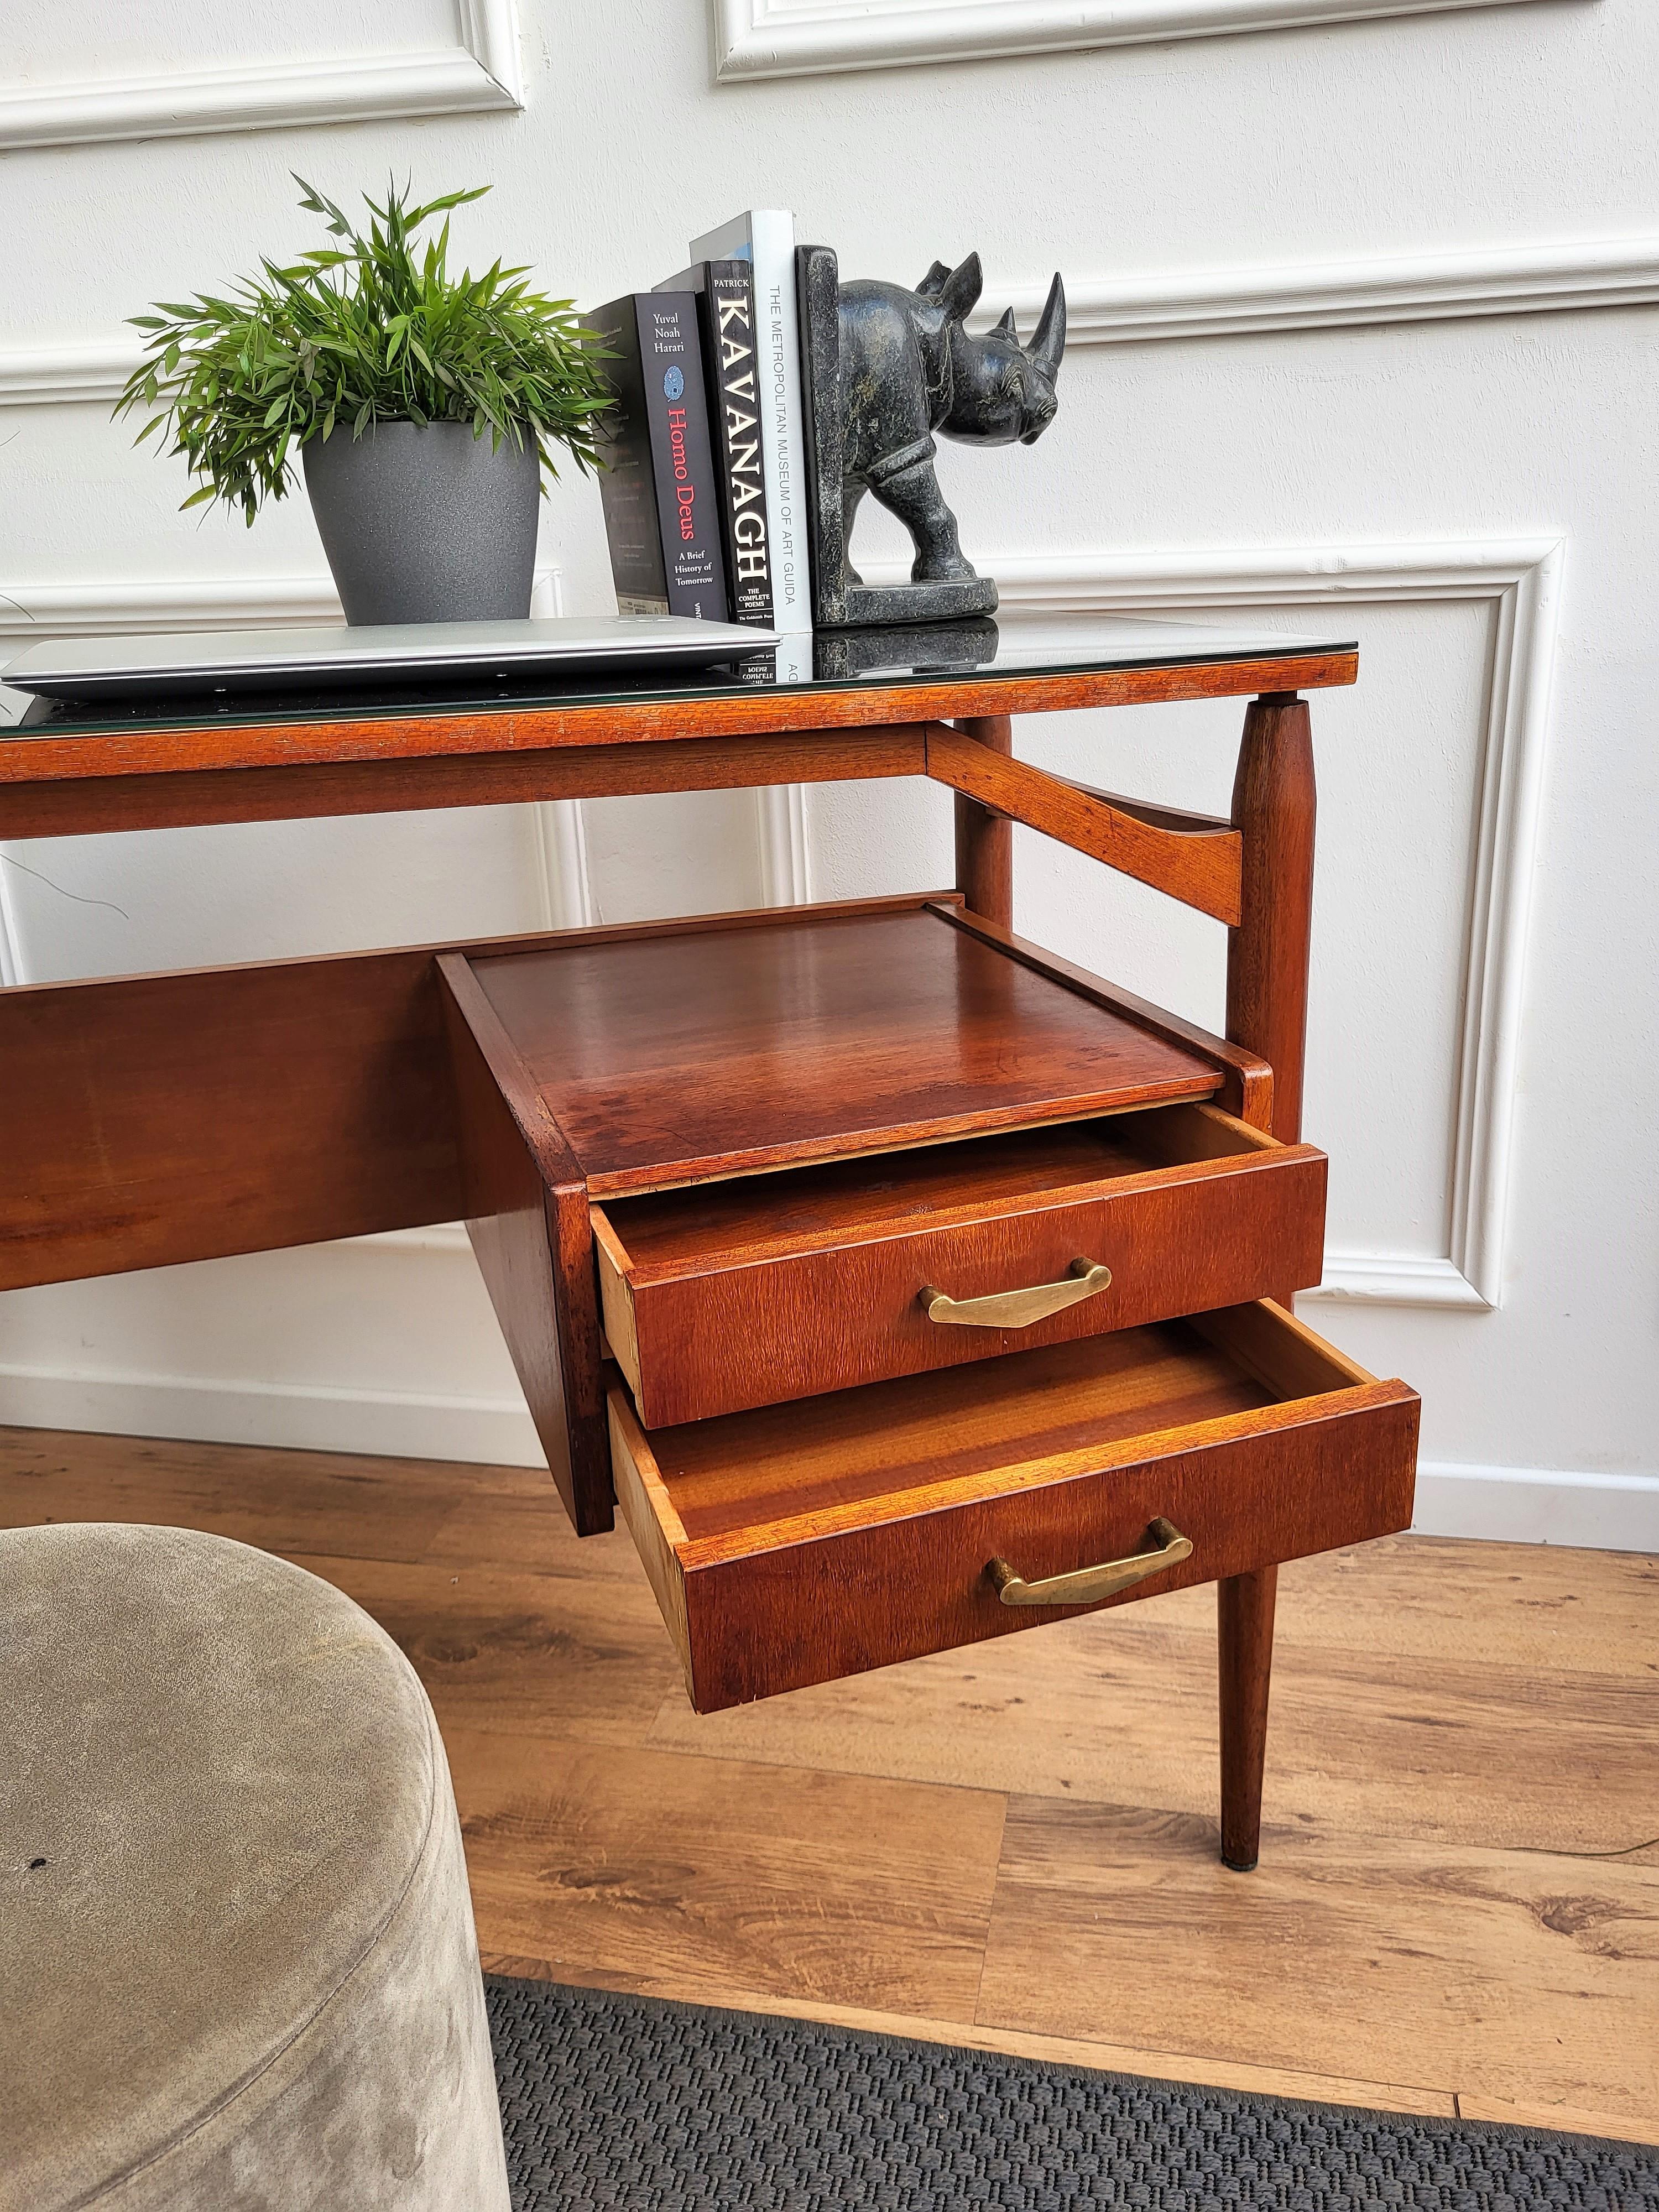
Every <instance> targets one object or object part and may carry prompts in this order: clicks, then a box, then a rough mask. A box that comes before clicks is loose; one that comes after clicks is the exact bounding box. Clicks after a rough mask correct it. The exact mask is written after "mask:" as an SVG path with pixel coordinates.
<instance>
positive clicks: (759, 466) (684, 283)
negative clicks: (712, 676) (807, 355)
mask: <svg viewBox="0 0 1659 2212" xmlns="http://www.w3.org/2000/svg"><path fill="white" fill-rule="evenodd" d="M658 289H659V291H662V292H695V293H696V295H697V302H698V306H699V307H700V308H701V309H702V313H701V315H700V317H699V320H700V322H701V324H702V353H703V377H704V382H705V384H706V386H707V389H708V420H709V427H710V428H711V430H712V432H713V434H714V465H715V470H716V472H717V474H718V477H719V479H720V523H721V538H722V542H723V546H724V550H725V554H726V598H727V599H728V601H729V602H730V604H731V608H732V621H733V622H740V623H754V624H755V626H756V627H757V629H770V628H771V627H772V532H771V518H770V516H769V513H768V511H767V503H766V465H765V461H764V459H763V440H764V436H765V432H764V429H763V424H762V421H761V411H760V386H759V382H758V377H759V369H758V366H757V362H756V357H755V270H754V264H753V263H752V262H748V261H698V262H694V263H693V264H692V266H691V267H690V269H684V270H681V271H680V273H679V275H678V276H670V277H668V278H667V279H666V280H665V283H662V284H661V285H659V287H658Z"/></svg>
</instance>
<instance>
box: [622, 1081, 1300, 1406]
mask: <svg viewBox="0 0 1659 2212" xmlns="http://www.w3.org/2000/svg"><path fill="white" fill-rule="evenodd" d="M592 1219H593V1230H594V1237H595V1248H596V1251H597V1255H598V1261H599V1294H600V1303H601V1306H602V1309H603V1312H604V1316H605V1334H606V1335H607V1337H608V1338H609V1340H610V1342H611V1349H612V1351H613V1352H615V1354H616V1358H617V1363H618V1364H619V1365H620V1366H621V1368H622V1369H623V1373H624V1374H625V1375H626V1376H627V1377H628V1380H629V1384H630V1385H631V1386H632V1389H633V1392H634V1398H635V1406H636V1407H637V1409H638V1412H639V1415H640V1418H641V1420H642V1421H643V1422H644V1423H645V1425H647V1428H656V1427H659V1426H663V1425H668V1424H671V1423H674V1422H678V1421H696V1420H703V1419H708V1417H710V1416H711V1415H714V1414H720V1413H736V1412H738V1411H740V1410H742V1409H743V1408H744V1407H755V1406H765V1405H775V1404H777V1403H780V1402H781V1401H784V1400H787V1399H793V1398H807V1397H816V1396H818V1395H821V1394H822V1393H823V1392H825V1391H829V1390H844V1389H852V1388H854V1387H855V1386H857V1385H858V1384H860V1383H874V1382H878V1381H882V1380H884V1379H885V1378H887V1377H889V1376H899V1375H915V1374H921V1373H923V1372H925V1371H926V1370H928V1369H930V1368H939V1367H953V1366H956V1365H958V1364H961V1363H962V1362H963V1361H967V1360H979V1359H985V1358H989V1357H992V1356H994V1355H995V1354H998V1353H1002V1352H1014V1351H1024V1350H1025V1349H1027V1348H1028V1347H1036V1346H1043V1345H1051V1344H1060V1343H1066V1342H1070V1341H1072V1340H1075V1339H1077V1338H1079V1337H1084V1336H1095V1335H1099V1334H1103V1332H1105V1331H1107V1330H1110V1329H1120V1328H1131V1327H1134V1326H1137V1325H1139V1324H1140V1323H1142V1322H1152V1321H1161V1320H1164V1319H1167V1318H1170V1317H1171V1316H1175V1315H1177V1314H1183V1313H1194V1312H1203V1311H1207V1310H1210V1309H1212V1308H1213V1307H1218V1306H1223V1305H1231V1304H1237V1303H1238V1302H1240V1301H1242V1300H1244V1299H1248V1298H1256V1297H1263V1296H1266V1295H1267V1294H1268V1293H1273V1294H1274V1295H1280V1294H1283V1293H1285V1292H1286V1291H1291V1290H1301V1289H1304V1288H1306V1287H1307V1286H1308V1285H1310V1284H1312V1283H1316V1282H1317V1281H1318V1280H1319V1277H1320V1271H1321V1263H1322V1252H1321V1247H1322V1240H1323V1235H1324V1225H1325V1159H1324V1155H1323V1154H1322V1153H1321V1152H1316V1151H1315V1149H1314V1148H1313V1146H1310V1145H1295V1146H1286V1145H1280V1144H1277V1143H1275V1142H1274V1140H1273V1139H1272V1138H1271V1137H1269V1136H1267V1135H1265V1134H1264V1133H1262V1132H1261V1131H1260V1130H1257V1129H1252V1128H1249V1127H1246V1125H1245V1124H1244V1123H1243V1121H1236V1120H1234V1118H1233V1117H1232V1116H1231V1115H1228V1114H1224V1113H1222V1112H1221V1111H1220V1110H1219V1109H1218V1108H1216V1107H1213V1106H1206V1105H1179V1106H1168V1107H1162V1108H1158V1109H1152V1110H1148V1111H1146V1112H1142V1113H1135V1114H1122V1115H1115V1116H1113V1117H1111V1118H1109V1119H1106V1120H1097V1121H1077V1122H1071V1123H1066V1124H1063V1125H1061V1126H1060V1127H1051V1128H1035V1129H1018V1130H1014V1131H1012V1132H1009V1133H1005V1134H1002V1135H1000V1136H995V1137H985V1138H978V1139H973V1140H971V1141H969V1142H967V1143H961V1144H951V1145H936V1146H927V1147H923V1148H920V1149H917V1150H914V1151H907V1152H886V1153H883V1154H878V1155H876V1156H874V1157H870V1158H861V1159H851V1160H839V1161H836V1162H834V1163H831V1164H821V1165H818V1166H816V1167H811V1168H803V1169H797V1170H791V1171H788V1172H787V1173H783V1174H778V1175H762V1176H743V1177H740V1178H738V1179H735V1180H733V1181H732V1182H717V1183H708V1184H703V1185H702V1186H699V1187H697V1188H690V1189H681V1190H668V1191H659V1192H653V1193H652V1194H649V1195H648V1196H644V1197H640V1198H630V1199H623V1200H612V1201H611V1202H610V1203H609V1204H607V1205H605V1206H594V1207H593V1209H592ZM1079 1261H1081V1262H1085V1263H1089V1264H1091V1265H1092V1266H1093V1267H1094V1270H1095V1272H1094V1274H1093V1276H1092V1277H1089V1276H1086V1275H1085V1274H1084V1273H1082V1271H1081V1270H1080V1269H1079V1268H1078V1263H1079ZM1074 1270H1076V1272H1074ZM1010 1292H1019V1293H1022V1294H1023V1297H1022V1298H1021V1299H1018V1300H1015V1301H1014V1302H1013V1305H1014V1311H1013V1313H1012V1316H1009V1315H1008V1313H1007V1311H1006V1294H1007V1293H1010ZM934 1293H938V1294H939V1295H937V1296H935V1295H933V1294H934ZM992 1297H995V1298H997V1299H998V1301H999V1304H998V1306H997V1307H995V1308H993V1309H992V1310H990V1311H989V1312H988V1314H987V1311H986V1310H985V1308H984V1307H982V1306H981V1307H979V1308H978V1310H977V1311H976V1310H975V1304H976V1302H978V1301H982V1300H985V1299H987V1298H992ZM1073 1300H1075V1301H1076V1302H1075V1303H1073ZM1031 1306H1034V1307H1036V1309H1038V1310H1039V1313H1040V1314H1042V1309H1044V1308H1045V1307H1046V1308H1048V1309H1050V1310H1048V1312H1047V1313H1046V1314H1042V1317H1039V1318H1037V1319H1036V1320H1033V1321H1026V1320H1024V1318H1023V1314H1024V1310H1025V1309H1027V1308H1029V1307H1031ZM964 1308H965V1309H966V1311H965V1312H964V1311H963V1309H964ZM1056 1308H1058V1309H1059V1310H1053V1309H1056ZM1011 1319H1012V1322H1014V1323H1016V1324H1017V1325H1009V1322H1010V1320H1011Z"/></svg>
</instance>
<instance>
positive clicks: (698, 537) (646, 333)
mask: <svg viewBox="0 0 1659 2212" xmlns="http://www.w3.org/2000/svg"><path fill="white" fill-rule="evenodd" d="M634 306H635V321H636V323H637V325H638V330H639V350H640V365H641V370H642V372H643V380H644V386H645V406H646V413H647V418H648V420H649V422H650V426H651V452H652V458H653V462H654V464H655V474H656V489H657V514H658V520H659V531H660V536H661V544H662V558H663V566H664V568H665V572H666V579H667V592H668V611H669V613H670V614H671V615H690V616H692V617H695V618H696V620H697V621H699V622H725V621H726V618H727V607H726V574H725V570H726V562H725V556H724V554H723V551H722V549H721V544H720V513H719V507H718V500H717V494H716V489H715V484H716V478H715V471H714V451H713V447H712V442H711V441H710V438H709V434H708V400H707V398H706V396H705V391H704V385H703V373H702V341H701V338H700V337H699V335H698V330H697V301H696V295H695V293H691V292H641V293H638V294H636V295H635V301H634Z"/></svg>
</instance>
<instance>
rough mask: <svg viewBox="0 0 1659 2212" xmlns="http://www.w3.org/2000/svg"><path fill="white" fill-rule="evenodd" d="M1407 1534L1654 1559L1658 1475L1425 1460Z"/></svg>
mask: <svg viewBox="0 0 1659 2212" xmlns="http://www.w3.org/2000/svg"><path fill="white" fill-rule="evenodd" d="M1412 1527H1413V1529H1415V1530H1416V1531H1417V1532H1418V1533H1419V1534H1421V1535H1425V1536H1474V1537H1484V1538H1487V1539H1495V1540H1497V1541H1499V1542H1503V1543H1508V1544H1572V1545H1577V1546H1578V1547H1581V1548H1583V1549H1584V1550H1586V1551H1592V1552H1659V1474H1595V1473H1589V1474H1579V1473H1577V1472H1575V1471H1572V1470H1570V1469H1567V1468H1547V1467H1475V1466H1467V1465H1465V1464H1464V1463H1463V1462H1461V1461H1455V1460H1439V1461H1436V1460H1425V1461H1424V1462H1421V1464H1420V1465H1419V1468H1418V1470H1417V1505H1416V1510H1415V1511H1414V1513H1413V1518H1412Z"/></svg>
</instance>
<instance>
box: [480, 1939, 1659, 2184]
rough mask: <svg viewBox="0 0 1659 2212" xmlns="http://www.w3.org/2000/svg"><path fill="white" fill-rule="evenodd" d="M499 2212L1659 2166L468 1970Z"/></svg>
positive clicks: (1600, 2177)
mask: <svg viewBox="0 0 1659 2212" xmlns="http://www.w3.org/2000/svg"><path fill="white" fill-rule="evenodd" d="M486 1986H487V1988H488V1991H489V2023H490V2029H491V2033H493V2035H494V2037H495V2071H496V2075H497V2078H498V2080H499V2081H500V2083H501V2118H502V2121H503V2124H505V2127H506V2130H507V2168H508V2171H509V2172H510V2173H511V2175H512V2179H513V2212H726V2208H728V2207H731V2208H738V2207H742V2208H744V2212H750V2208H753V2212H829V2208H831V2207H834V2208H836V2212H842V2208H846V2207H859V2206H870V2207H872V2208H876V2212H947V2208H948V2209H949V2212H957V2208H959V2207H964V2206H967V2207H974V2208H980V2207H984V2208H990V2212H1079V2208H1083V2207H1092V2206H1097V2205H1099V2206H1123V2207H1125V2208H1130V2212H1200V2207H1201V2208H1204V2212H1216V2208H1218V2207H1221V2208H1226V2209H1227V2212H1256V2208H1266V2207H1273V2208H1274V2212H1279V2208H1283V2212H1350V2208H1352V2212H1361V2208H1364V2212H1375V2208H1378V2207H1387V2208H1395V2207H1398V2208H1400V2212H1533V2209H1534V2208H1536V2207H1545V2206H1547V2207H1551V2208H1553V2207H1556V2206H1561V2207H1571V2208H1574V2212H1577V2208H1578V2207H1583V2208H1584V2212H1659V2151H1654V2150H1650V2149H1644V2148H1641V2147H1639V2146H1637V2145H1634V2144H1629V2143H1617V2142H1601V2141H1600V2140H1599V2139H1595V2138H1592V2137H1590V2136H1560V2135H1547V2134H1543V2133H1541V2132H1539V2131H1536V2130H1531V2129H1524V2128H1507V2127H1492V2126H1486V2125H1482V2124H1479V2123H1476V2122H1471V2121H1459V2120H1422V2119H1412V2118H1402V2117H1401V2115H1399V2114H1397V2113H1393V2112H1356V2111H1352V2110H1348V2109H1345V2108H1339V2107H1337V2106H1329V2105H1302V2104H1293V2103H1291V2102H1290V2101H1289V2100H1286V2099H1282V2098H1278V2097H1256V2096H1244V2095H1240V2094H1237V2093H1234V2092H1232V2091H1231V2090H1225V2089H1204V2088H1198V2087H1191V2086H1189V2085H1188V2084H1185V2083H1179V2082H1172V2081H1139V2080H1136V2079H1134V2078H1133V2077H1131V2076H1129V2075H1119V2074H1092V2073H1084V2072H1082V2071H1079V2069H1075V2068H1073V2067H1066V2066H1048V2065H1044V2064H1042V2063H1038V2062H1036V2061H1034V2060H1031V2059H1024V2058H1005V2057H1000V2056H998V2055H996V2054H994V2053H990V2052H986V2051H956V2050H951V2049H949V2048H948V2047H946V2046H944V2045H938V2044H931V2043H908V2042H902V2041H901V2040H900V2039H898V2038H896V2037H895V2036H887V2035H866V2034H861V2033H854V2031H853V2030H851V2029H848V2028H838V2027H820V2026H819V2025H817V2023H816V2022H814V2021H796V2020H775V2019H769V2018H763V2017H761V2016H759V2015H755V2014H751V2013H732V2012H710V2011H705V2010H702V2009H701V2008H698V2007H696V2006H692V2005H679V2004H666V2003H664V2002H660V2001H659V2000H658V1999H656V1998H653V1997H635V1996H612V1995H611V1993H610V1992H608V1991H606V1990H570V1989H564V1988H561V1987H559V1986H557V1985H556V1984H550V1983H545V1982H519V1981H507V1980H502V1979H499V1978H490V1977H487V1978H486Z"/></svg>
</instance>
